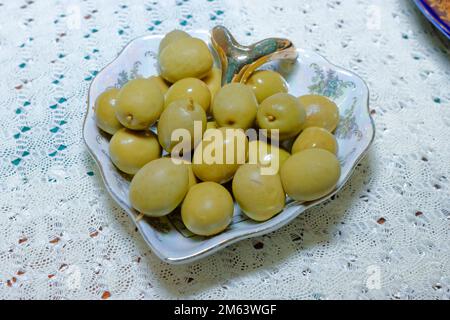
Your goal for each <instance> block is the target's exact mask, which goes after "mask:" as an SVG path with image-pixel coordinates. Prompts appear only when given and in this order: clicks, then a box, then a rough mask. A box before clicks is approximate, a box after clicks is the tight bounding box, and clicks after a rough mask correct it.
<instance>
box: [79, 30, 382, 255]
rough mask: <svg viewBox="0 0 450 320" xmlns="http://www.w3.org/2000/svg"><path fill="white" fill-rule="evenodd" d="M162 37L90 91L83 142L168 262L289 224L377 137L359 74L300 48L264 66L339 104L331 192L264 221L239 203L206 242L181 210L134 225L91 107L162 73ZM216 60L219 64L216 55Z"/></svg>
mask: <svg viewBox="0 0 450 320" xmlns="http://www.w3.org/2000/svg"><path fill="white" fill-rule="evenodd" d="M191 34H192V35H193V36H196V37H198V38H201V39H203V40H204V41H206V42H207V43H208V44H209V45H210V48H211V50H212V51H213V52H214V49H213V48H212V46H211V42H210V35H209V33H208V32H204V31H197V32H192V33H191ZM162 37H163V36H162V35H151V36H144V37H140V38H137V39H135V40H133V41H131V42H130V43H129V44H128V45H127V46H126V47H125V48H124V49H123V51H122V52H121V53H120V54H119V56H118V57H117V58H116V59H115V60H114V61H113V62H111V63H110V64H109V65H107V66H106V67H105V68H104V69H103V70H101V71H100V72H99V73H98V74H97V76H96V77H95V79H94V80H93V81H92V83H91V86H90V88H89V96H88V110H87V114H86V118H85V121H84V127H83V138H84V140H85V142H86V145H87V147H88V149H89V151H90V153H91V154H92V156H93V157H94V159H95V161H96V163H97V165H98V166H99V168H100V172H101V175H102V177H103V180H104V182H105V186H106V188H107V190H108V191H109V193H110V194H111V196H112V197H113V199H114V200H115V201H116V202H117V203H118V204H119V205H120V206H121V207H122V208H123V209H124V210H125V211H126V212H127V213H128V214H129V215H130V217H131V218H132V219H133V221H135V223H136V225H137V227H138V229H139V231H140V232H141V234H142V236H143V237H144V239H145V241H146V242H147V243H148V245H149V246H150V248H151V250H152V251H153V252H154V253H155V254H156V255H157V256H158V257H159V258H161V259H162V260H164V261H166V262H168V263H172V264H181V263H188V262H192V261H194V260H197V259H199V258H203V257H205V256H207V255H210V254H212V253H214V252H216V251H218V250H220V249H222V248H224V247H226V246H228V245H230V244H232V243H235V242H237V241H239V240H242V239H246V238H250V237H255V236H259V235H262V234H266V233H269V232H272V231H274V230H277V229H278V228H280V227H282V226H284V225H286V224H287V223H289V222H290V221H291V220H292V219H294V218H295V217H297V216H298V215H299V214H300V213H302V212H304V211H305V210H306V209H308V208H310V207H312V206H315V205H317V204H319V203H321V202H323V201H325V200H326V199H328V198H329V197H331V196H332V195H333V194H335V193H336V192H337V191H339V189H341V188H342V186H343V185H344V184H345V182H346V181H347V180H348V178H349V177H350V175H351V173H352V171H353V169H354V168H355V166H356V165H357V164H358V162H359V161H360V160H361V159H362V157H363V156H364V155H365V153H366V152H367V150H368V148H369V146H370V145H371V143H372V141H373V139H374V135H375V126H374V123H373V120H372V118H371V116H370V113H369V108H368V98H369V92H368V88H367V86H366V84H365V83H364V81H363V80H361V78H359V77H358V76H357V75H355V74H353V73H351V72H349V71H346V70H344V69H342V68H339V67H337V66H335V65H333V64H331V63H329V62H328V61H327V60H325V59H324V58H323V57H321V56H319V55H318V54H317V53H315V52H312V51H308V50H303V49H298V53H299V57H298V59H297V61H296V63H292V62H291V63H289V62H286V61H285V62H276V63H271V64H269V65H266V66H264V68H269V69H274V70H277V71H278V72H280V73H281V74H282V75H283V76H284V77H285V78H286V80H287V81H288V83H289V87H290V88H289V92H290V93H291V94H293V95H295V96H300V95H304V94H308V93H314V94H320V95H325V96H328V97H329V98H330V99H332V100H334V101H335V102H336V103H337V105H338V107H339V111H340V114H341V121H340V124H339V127H338V128H337V130H336V132H335V135H336V138H337V140H338V144H339V154H338V157H339V160H340V162H341V165H342V173H341V177H340V180H339V182H338V185H337V187H336V189H335V190H334V191H333V193H331V194H330V195H328V196H327V197H325V198H323V199H319V200H317V201H313V202H309V203H303V204H302V203H297V202H294V201H292V200H289V201H288V203H287V205H286V208H285V209H284V211H283V212H281V213H280V214H278V215H277V216H275V217H274V218H272V219H271V220H269V221H266V222H262V223H261V222H254V221H252V220H249V219H248V218H246V216H245V215H244V214H243V213H241V211H240V209H239V207H238V206H237V205H236V206H235V212H234V218H233V223H232V224H231V225H230V227H229V228H228V229H227V230H225V231H224V232H223V233H221V234H219V235H216V236H214V237H208V238H205V237H199V236H194V235H193V234H191V233H190V232H189V231H188V230H186V228H185V227H184V226H183V223H182V222H181V219H180V214H179V212H173V213H171V214H170V215H168V216H166V217H162V218H153V219H150V218H148V219H143V220H140V221H136V217H137V215H138V213H137V212H136V211H135V210H134V209H133V208H132V207H131V205H130V202H129V200H128V188H129V183H130V178H129V177H127V176H125V175H123V174H121V173H120V172H119V171H118V170H117V169H116V167H115V166H114V165H113V164H112V162H111V160H110V158H109V155H108V144H109V136H108V135H106V134H104V133H103V132H102V131H101V130H100V129H98V128H97V126H96V124H95V115H94V109H93V108H94V103H95V100H96V98H97V96H98V95H100V94H101V93H102V92H103V91H104V90H105V89H106V88H108V87H121V86H122V85H123V84H124V83H125V82H126V81H128V80H129V79H132V78H135V77H141V76H142V77H148V76H151V75H155V74H158V68H157V52H158V46H159V42H160V40H161V39H162ZM215 59H216V62H217V63H218V61H219V60H218V59H217V56H216V57H215Z"/></svg>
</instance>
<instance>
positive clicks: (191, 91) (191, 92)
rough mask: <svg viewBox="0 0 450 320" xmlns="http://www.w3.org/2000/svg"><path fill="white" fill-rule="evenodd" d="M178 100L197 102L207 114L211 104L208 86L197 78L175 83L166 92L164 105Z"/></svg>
mask: <svg viewBox="0 0 450 320" xmlns="http://www.w3.org/2000/svg"><path fill="white" fill-rule="evenodd" d="M180 99H192V100H194V101H195V102H197V103H198V104H199V105H200V106H201V107H202V108H203V110H205V112H208V110H209V105H210V103H211V93H210V92H209V88H208V86H207V85H206V84H205V83H204V82H203V81H202V80H199V79H197V78H185V79H181V80H179V81H177V82H175V83H174V84H173V85H172V86H171V87H170V88H169V90H168V91H167V93H166V96H165V104H164V106H165V107H167V106H168V105H169V104H171V103H172V102H174V101H176V100H180Z"/></svg>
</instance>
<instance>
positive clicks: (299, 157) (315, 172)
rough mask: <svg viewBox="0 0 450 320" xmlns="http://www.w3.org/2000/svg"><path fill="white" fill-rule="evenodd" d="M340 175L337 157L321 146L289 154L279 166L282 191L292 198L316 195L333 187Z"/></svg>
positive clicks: (298, 199)
mask: <svg viewBox="0 0 450 320" xmlns="http://www.w3.org/2000/svg"><path fill="white" fill-rule="evenodd" d="M340 175H341V166H340V164H339V160H338V159H337V158H336V156H335V155H334V154H332V153H331V152H329V151H327V150H324V149H306V150H304V151H301V152H299V153H296V154H293V155H292V156H290V157H289V159H287V160H286V162H285V163H284V165H283V166H282V167H281V171H280V176H281V182H282V183H283V188H284V191H286V193H287V194H288V195H289V196H290V197H291V198H292V199H294V200H297V201H313V200H317V199H320V198H322V197H324V196H326V195H327V194H329V193H330V192H331V191H333V190H334V189H335V188H336V184H337V183H338V181H339V177H340Z"/></svg>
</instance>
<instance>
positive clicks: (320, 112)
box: [298, 95, 339, 132]
mask: <svg viewBox="0 0 450 320" xmlns="http://www.w3.org/2000/svg"><path fill="white" fill-rule="evenodd" d="M298 100H299V101H300V103H301V104H302V105H303V107H304V108H305V111H306V121H305V123H304V125H303V129H306V128H309V127H320V128H324V129H326V130H328V131H330V132H333V131H334V130H335V129H336V127H337V125H338V123H339V109H338V107H337V105H336V103H334V102H333V101H331V100H330V99H328V98H327V97H324V96H319V95H306V96H301V97H299V98H298Z"/></svg>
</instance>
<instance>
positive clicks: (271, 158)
mask: <svg viewBox="0 0 450 320" xmlns="http://www.w3.org/2000/svg"><path fill="white" fill-rule="evenodd" d="M289 157H290V153H289V152H287V151H286V150H284V149H282V148H279V147H276V146H274V145H271V144H270V143H266V142H264V141H261V140H253V141H250V142H249V144H248V162H249V163H251V164H259V165H261V166H262V167H271V166H275V165H277V166H278V168H277V169H276V171H277V172H278V171H279V169H280V168H281V166H282V165H283V164H284V162H285V161H286V160H287V159H288V158H289Z"/></svg>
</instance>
